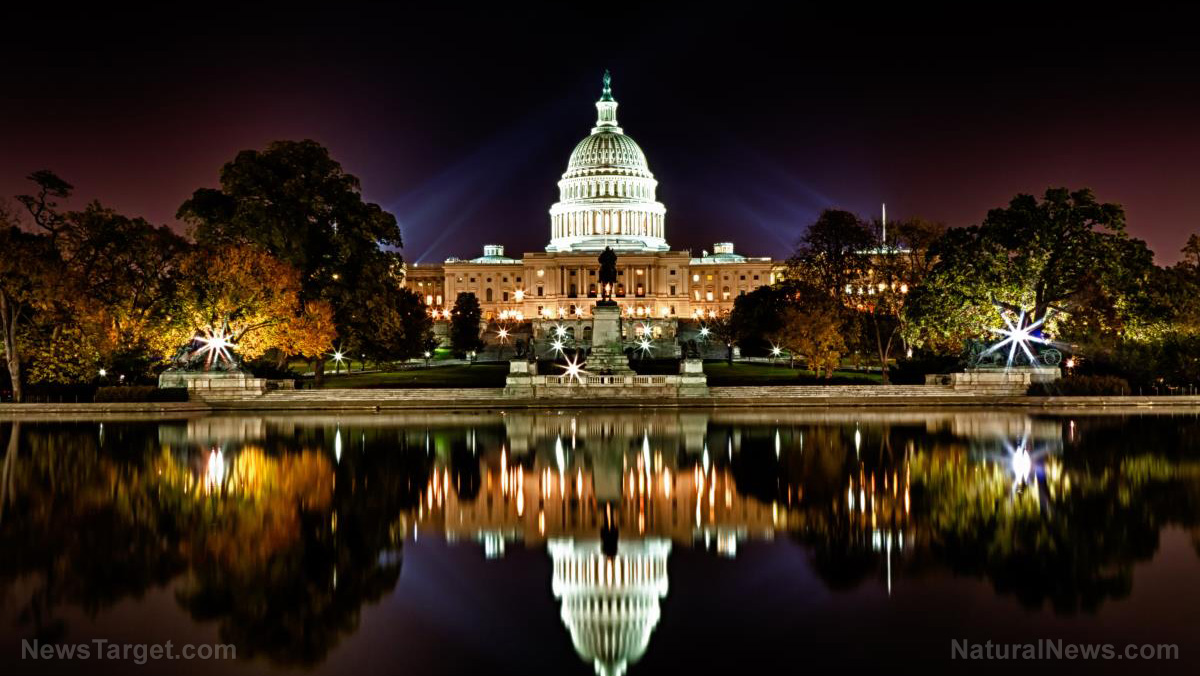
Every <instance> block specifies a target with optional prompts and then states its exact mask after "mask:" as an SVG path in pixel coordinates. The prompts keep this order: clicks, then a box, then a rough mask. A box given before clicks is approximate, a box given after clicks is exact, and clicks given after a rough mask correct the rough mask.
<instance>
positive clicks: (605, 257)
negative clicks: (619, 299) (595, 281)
mask: <svg viewBox="0 0 1200 676" xmlns="http://www.w3.org/2000/svg"><path fill="white" fill-rule="evenodd" d="M599 260H600V298H601V300H600V302H599V303H597V305H616V304H617V303H616V301H614V300H613V299H612V297H613V286H614V285H615V284H616V283H617V252H615V251H613V250H612V247H611V246H606V247H604V251H601V252H600V258H599Z"/></svg>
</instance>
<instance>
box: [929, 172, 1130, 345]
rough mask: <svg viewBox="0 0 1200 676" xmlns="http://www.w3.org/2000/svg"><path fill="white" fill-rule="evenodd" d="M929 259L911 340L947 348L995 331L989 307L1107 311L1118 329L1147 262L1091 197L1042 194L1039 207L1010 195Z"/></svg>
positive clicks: (1121, 215) (1116, 209) (1121, 225)
mask: <svg viewBox="0 0 1200 676" xmlns="http://www.w3.org/2000/svg"><path fill="white" fill-rule="evenodd" d="M931 253H932V255H933V257H934V259H935V260H936V263H935V264H934V265H933V267H932V269H931V271H930V274H929V276H928V278H927V279H926V280H925V282H924V284H922V285H921V286H919V287H918V288H917V289H915V292H914V294H913V297H912V298H910V299H909V307H908V309H907V312H906V315H907V317H908V319H909V320H910V321H911V323H912V334H913V337H915V338H918V339H921V340H924V341H927V342H931V343H934V344H953V343H955V342H957V341H961V339H962V338H964V337H968V336H972V335H980V334H982V333H984V332H985V331H986V330H987V328H988V327H990V326H994V325H995V324H996V312H997V310H996V308H997V307H999V308H1002V309H1006V310H1009V311H1012V312H1021V311H1025V312H1027V315H1028V317H1029V318H1030V320H1037V319H1040V318H1042V317H1045V316H1046V315H1047V313H1048V312H1050V311H1051V310H1053V311H1055V312H1057V313H1064V314H1070V313H1075V312H1079V311H1081V310H1084V309H1095V307H1096V304H1097V302H1102V303H1104V304H1106V305H1107V306H1108V307H1110V308H1111V309H1112V313H1111V320H1110V321H1111V322H1113V323H1114V324H1115V325H1113V326H1108V327H1106V329H1112V330H1117V329H1119V328H1120V323H1121V321H1122V320H1123V316H1124V314H1125V310H1126V308H1127V307H1128V305H1129V302H1130V299H1131V297H1132V296H1133V295H1135V294H1136V293H1137V292H1138V290H1139V289H1140V287H1141V286H1142V282H1144V281H1145V279H1146V278H1147V277H1148V275H1149V274H1150V270H1151V268H1152V266H1153V263H1152V254H1151V252H1150V251H1149V249H1147V248H1146V246H1145V244H1144V243H1143V242H1141V241H1140V240H1136V239H1131V238H1130V237H1129V236H1128V235H1127V234H1126V233H1125V212H1124V210H1123V209H1122V208H1121V207H1120V205H1117V204H1111V203H1101V202H1098V201H1097V200H1096V198H1095V196H1094V195H1093V194H1092V192H1091V191H1090V190H1087V189H1081V190H1076V191H1073V192H1072V191H1069V190H1067V189H1066V188H1051V189H1048V190H1047V191H1046V193H1045V195H1044V196H1043V198H1042V199H1041V200H1040V201H1039V200H1038V199H1036V198H1035V197H1033V196H1032V195H1017V196H1016V197H1014V198H1013V199H1012V201H1011V202H1010V203H1009V205H1008V206H1007V207H1003V208H999V209H992V210H991V211H989V212H988V215H987V218H985V219H984V221H983V222H982V223H981V224H980V225H978V226H972V227H968V228H955V229H951V230H950V231H948V232H947V233H946V235H945V236H944V237H943V238H942V239H941V240H940V241H939V242H938V243H937V244H936V245H934V247H933V248H932V252H931Z"/></svg>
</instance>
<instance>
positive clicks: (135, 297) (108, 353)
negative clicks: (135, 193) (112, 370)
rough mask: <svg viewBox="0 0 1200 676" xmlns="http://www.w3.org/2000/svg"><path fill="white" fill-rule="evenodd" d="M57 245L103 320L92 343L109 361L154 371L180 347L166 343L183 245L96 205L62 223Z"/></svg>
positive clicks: (82, 296) (166, 232) (81, 296)
mask: <svg viewBox="0 0 1200 676" xmlns="http://www.w3.org/2000/svg"><path fill="white" fill-rule="evenodd" d="M59 242H60V251H62V255H63V258H64V260H65V261H66V263H67V272H68V274H69V275H71V277H72V278H73V279H72V282H73V286H74V288H75V289H76V291H77V292H78V296H77V298H76V300H77V301H79V304H91V305H92V310H93V311H94V312H95V313H96V315H97V320H98V321H97V324H98V325H97V326H96V327H94V328H95V329H97V331H95V333H97V334H99V335H95V336H94V339H95V340H96V343H97V347H98V349H99V350H100V351H101V353H102V354H103V355H104V358H105V360H106V361H108V362H121V361H125V362H133V361H141V362H143V363H144V364H145V365H148V363H149V362H152V361H157V360H158V359H161V357H162V356H163V355H164V353H166V352H167V351H168V350H170V349H171V348H173V347H175V346H173V345H165V344H163V343H162V342H161V336H162V335H163V333H164V331H163V329H164V325H165V323H166V320H167V313H168V310H169V307H170V302H171V297H172V294H173V293H174V287H175V283H176V273H177V268H178V264H179V262H180V260H181V259H182V257H183V255H184V254H185V253H186V252H187V251H188V248H189V245H188V243H187V241H186V240H185V239H183V238H182V237H180V236H179V235H177V234H175V233H174V232H172V231H171V230H170V229H169V228H167V227H166V226H159V227H155V226H153V225H151V224H150V223H148V222H146V220H145V219H142V218H130V217H127V216H124V215H122V214H119V213H117V212H116V211H114V210H112V209H108V208H105V207H103V206H101V205H100V204H99V203H98V202H92V203H90V204H88V205H87V207H86V208H85V209H84V210H83V211H78V212H68V213H67V214H65V216H63V218H62V219H61V225H60V236H59ZM89 328H92V327H89Z"/></svg>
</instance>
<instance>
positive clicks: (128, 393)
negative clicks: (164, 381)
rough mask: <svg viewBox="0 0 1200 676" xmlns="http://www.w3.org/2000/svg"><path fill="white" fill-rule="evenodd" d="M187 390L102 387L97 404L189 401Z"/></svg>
mask: <svg viewBox="0 0 1200 676" xmlns="http://www.w3.org/2000/svg"><path fill="white" fill-rule="evenodd" d="M187 400H188V393H187V388H184V387H171V388H166V389H160V388H159V387H157V386H154V385H133V386H126V387H101V388H99V389H97V390H96V398H95V402H96V403H98V404H100V403H119V402H165V401H187Z"/></svg>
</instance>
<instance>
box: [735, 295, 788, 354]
mask: <svg viewBox="0 0 1200 676" xmlns="http://www.w3.org/2000/svg"><path fill="white" fill-rule="evenodd" d="M794 302H795V299H794V298H793V293H792V289H791V288H790V285H788V286H785V285H783V284H772V285H770V286H760V287H758V288H757V289H755V290H753V291H751V292H750V293H747V294H746V295H744V296H738V297H737V298H736V299H735V300H734V301H733V312H731V313H730V315H729V321H730V323H732V324H733V332H734V340H735V341H736V342H737V344H738V345H740V346H741V348H742V354H743V355H745V354H746V353H747V352H748V351H752V350H753V351H758V352H763V351H765V350H766V349H767V348H768V344H767V340H768V336H770V335H772V334H773V333H775V332H776V331H778V330H779V328H780V326H781V324H780V320H781V318H782V316H783V312H784V310H786V309H787V308H788V307H790V306H791V305H792V304H793V303H794Z"/></svg>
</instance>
